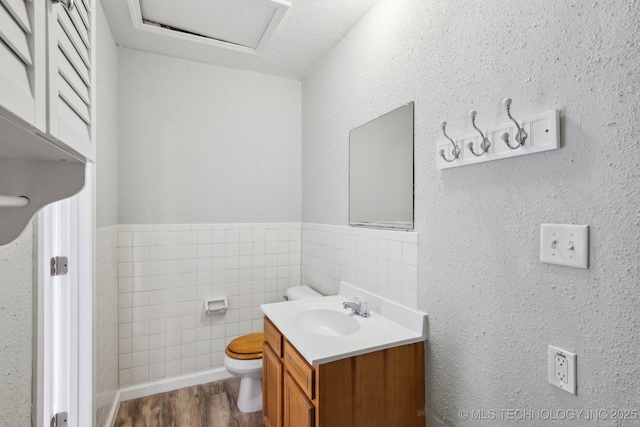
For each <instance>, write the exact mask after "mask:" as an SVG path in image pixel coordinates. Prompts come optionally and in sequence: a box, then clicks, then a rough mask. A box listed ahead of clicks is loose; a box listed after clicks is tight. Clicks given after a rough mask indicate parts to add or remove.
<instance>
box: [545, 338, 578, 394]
mask: <svg viewBox="0 0 640 427" xmlns="http://www.w3.org/2000/svg"><path fill="white" fill-rule="evenodd" d="M576 377H577V369H576V355H575V353H571V352H568V351H566V350H562V349H561V348H558V347H554V346H552V345H549V382H550V383H551V384H553V385H555V386H556V387H560V388H561V389H563V390H565V391H568V392H569V393H571V394H576V383H577V381H576Z"/></svg>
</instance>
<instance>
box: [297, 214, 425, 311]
mask: <svg viewBox="0 0 640 427" xmlns="http://www.w3.org/2000/svg"><path fill="white" fill-rule="evenodd" d="M417 265H418V233H417V232H415V231H395V230H379V229H370V228H360V227H346V226H336V225H325V224H309V223H303V224H302V283H303V284H305V285H310V286H313V287H315V288H318V287H320V288H321V290H322V291H323V292H324V293H327V294H337V293H338V290H339V286H340V281H345V282H348V283H351V284H352V285H354V286H357V287H360V288H363V289H366V290H368V291H369V292H373V293H375V294H377V295H380V296H382V297H385V298H389V299H390V300H392V301H395V302H398V303H401V304H403V305H406V306H407V307H410V308H414V309H415V308H416V307H417V289H418V272H417Z"/></svg>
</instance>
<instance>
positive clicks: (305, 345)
mask: <svg viewBox="0 0 640 427" xmlns="http://www.w3.org/2000/svg"><path fill="white" fill-rule="evenodd" d="M353 297H358V298H359V299H360V301H366V302H369V306H370V317H368V318H365V317H362V316H358V315H356V314H350V313H351V310H349V309H344V308H342V303H343V302H345V301H351V300H352V299H353ZM260 308H261V309H262V312H263V313H264V314H265V315H266V316H267V317H268V318H269V320H271V322H273V324H274V325H276V327H277V328H278V329H279V330H280V332H282V334H283V335H284V336H285V337H286V338H287V339H288V340H289V341H290V342H291V343H292V344H293V345H294V346H295V348H296V349H297V350H298V352H300V354H301V355H302V356H303V357H304V358H305V359H306V360H307V362H308V363H309V364H311V365H319V364H322V363H328V362H333V361H336V360H340V359H345V358H348V357H353V356H358V355H361V354H366V353H371V352H374V351H378V350H384V349H387V348H392V347H398V346H401V345H406V344H413V343H417V342H421V341H424V340H425V339H426V338H427V325H426V323H427V314H426V313H423V312H421V311H417V310H413V309H410V308H408V307H405V306H402V305H400V304H398V303H395V302H393V301H390V300H387V299H385V298H382V297H379V296H376V295H374V294H372V293H370V292H367V291H365V290H363V289H360V288H356V287H355V286H351V285H349V284H348V283H345V282H341V283H340V294H339V295H334V296H327V297H320V298H311V299H304V300H298V301H286V302H279V303H273V304H263V305H262V306H260ZM302 313H304V315H303V316H300V315H301V314H302ZM316 314H318V315H319V316H326V318H327V319H329V322H330V323H331V320H335V319H338V320H337V323H339V324H336V326H337V327H338V329H339V328H341V327H343V325H348V326H346V327H345V328H346V329H349V332H347V333H348V335H344V336H336V335H334V334H332V333H331V331H330V330H327V331H328V332H327V333H326V334H325V333H324V331H323V330H325V328H323V325H322V323H323V320H319V321H315V318H314V317H313V316H315V315H316ZM303 317H306V320H304V321H302V320H301V319H303ZM343 320H344V321H343ZM356 323H357V325H356ZM310 329H313V330H314V332H310ZM354 330H355V331H354Z"/></svg>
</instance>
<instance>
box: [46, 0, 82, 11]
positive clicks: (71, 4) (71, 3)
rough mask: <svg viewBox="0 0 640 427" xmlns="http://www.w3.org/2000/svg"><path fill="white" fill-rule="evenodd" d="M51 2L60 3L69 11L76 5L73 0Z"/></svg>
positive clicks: (53, 0) (52, 1)
mask: <svg viewBox="0 0 640 427" xmlns="http://www.w3.org/2000/svg"><path fill="white" fill-rule="evenodd" d="M51 3H53V4H57V3H61V4H62V5H63V6H64V8H65V9H67V12H71V11H72V10H73V9H74V8H75V7H76V3H75V1H74V0H51Z"/></svg>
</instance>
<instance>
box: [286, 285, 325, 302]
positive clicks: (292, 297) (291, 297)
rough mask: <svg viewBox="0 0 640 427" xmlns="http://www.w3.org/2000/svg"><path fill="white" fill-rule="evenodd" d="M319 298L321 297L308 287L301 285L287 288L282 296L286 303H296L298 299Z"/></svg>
mask: <svg viewBox="0 0 640 427" xmlns="http://www.w3.org/2000/svg"><path fill="white" fill-rule="evenodd" d="M321 296H323V295H322V294H319V293H318V292H316V291H314V290H313V289H311V288H310V287H309V286H306V285H302V286H293V287H291V288H288V289H287V291H286V293H285V295H284V299H285V300H287V301H296V300H299V299H307V298H319V297H321Z"/></svg>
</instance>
